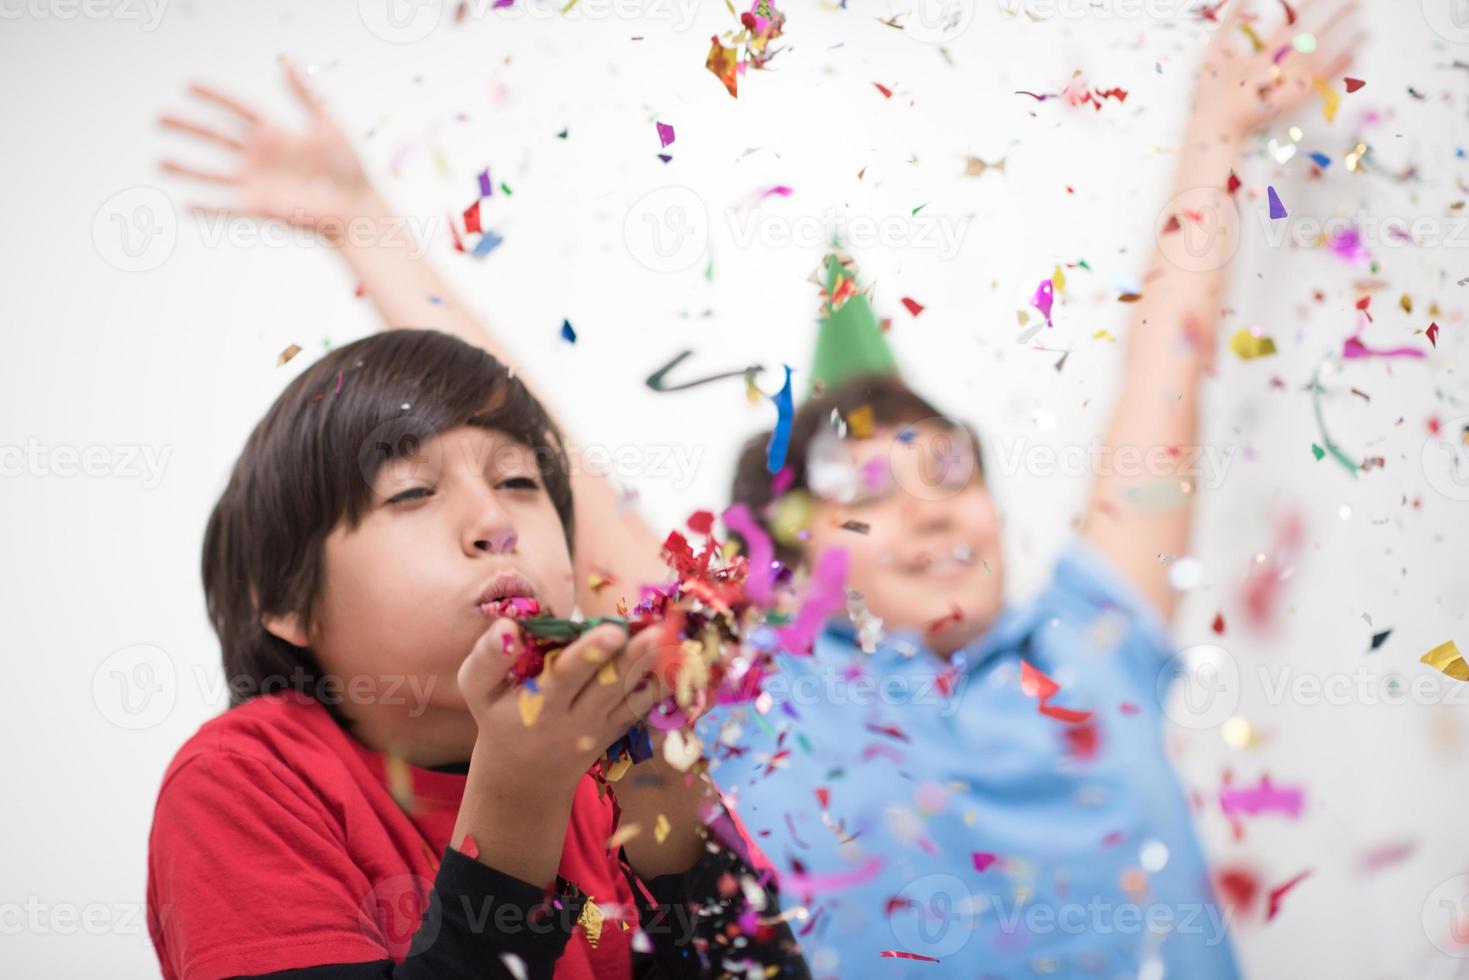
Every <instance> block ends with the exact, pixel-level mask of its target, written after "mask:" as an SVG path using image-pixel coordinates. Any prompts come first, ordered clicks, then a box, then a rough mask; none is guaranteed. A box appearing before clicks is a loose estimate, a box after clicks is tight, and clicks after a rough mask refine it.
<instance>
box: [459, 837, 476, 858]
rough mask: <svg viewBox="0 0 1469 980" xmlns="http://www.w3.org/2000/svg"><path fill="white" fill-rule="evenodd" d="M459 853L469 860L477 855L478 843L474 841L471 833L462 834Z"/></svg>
mask: <svg viewBox="0 0 1469 980" xmlns="http://www.w3.org/2000/svg"><path fill="white" fill-rule="evenodd" d="M459 853H460V854H463V855H464V856H465V857H467V858H469V859H470V860H471V861H472V860H474V859H475V858H477V857H479V844H478V843H477V842H476V841H475V839H474V835H473V834H465V835H464V840H463V841H461V842H460V843H459Z"/></svg>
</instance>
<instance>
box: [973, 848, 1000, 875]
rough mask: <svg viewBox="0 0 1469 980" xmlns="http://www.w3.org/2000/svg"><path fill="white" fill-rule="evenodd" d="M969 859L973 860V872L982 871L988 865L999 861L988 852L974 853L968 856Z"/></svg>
mask: <svg viewBox="0 0 1469 980" xmlns="http://www.w3.org/2000/svg"><path fill="white" fill-rule="evenodd" d="M970 857H971V858H973V860H974V870H975V871H984V870H985V869H986V868H988V867H989V866H990V865H992V864H994V863H995V862H996V861H998V860H999V858H997V857H995V855H993V854H991V853H989V852H988V851H975V852H974V853H973V854H971V855H970Z"/></svg>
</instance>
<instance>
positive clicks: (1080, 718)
mask: <svg viewBox="0 0 1469 980" xmlns="http://www.w3.org/2000/svg"><path fill="white" fill-rule="evenodd" d="M1020 689H1021V690H1022V691H1024V692H1025V693H1026V694H1027V695H1028V696H1029V697H1033V698H1035V699H1036V707H1037V709H1038V710H1039V711H1040V713H1041V714H1043V715H1045V716H1046V717H1047V718H1054V719H1056V720H1057V721H1061V722H1065V723H1066V724H1068V725H1079V724H1081V723H1082V722H1084V721H1086V720H1087V719H1089V718H1091V716H1092V713H1091V712H1090V711H1073V710H1072V709H1070V708H1057V707H1055V706H1054V705H1050V704H1047V703H1046V702H1048V701H1049V700H1051V698H1052V697H1053V696H1054V695H1055V694H1056V693H1057V692H1058V691H1060V690H1061V685H1060V684H1057V683H1056V682H1055V681H1053V680H1051V679H1050V678H1049V677H1047V676H1046V675H1045V674H1043V673H1041V672H1040V671H1039V670H1036V669H1035V668H1034V667H1032V666H1031V665H1030V662H1029V661H1027V660H1022V661H1020Z"/></svg>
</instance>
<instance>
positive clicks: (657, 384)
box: [644, 350, 764, 403]
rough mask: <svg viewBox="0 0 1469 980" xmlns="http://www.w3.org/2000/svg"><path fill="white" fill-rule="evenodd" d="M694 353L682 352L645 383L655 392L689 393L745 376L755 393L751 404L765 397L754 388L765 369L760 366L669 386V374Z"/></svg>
mask: <svg viewBox="0 0 1469 980" xmlns="http://www.w3.org/2000/svg"><path fill="white" fill-rule="evenodd" d="M693 353H694V352H693V351H692V350H686V351H680V352H679V353H678V354H677V355H676V356H675V357H674V358H673V360H671V361H669V362H668V363H667V364H665V365H663V366H662V367H660V368H659V369H658V370H656V371H654V372H653V373H652V374H650V375H648V377H647V380H646V381H645V382H644V383H645V384H646V385H647V386H648V387H649V388H652V389H653V390H654V391H687V390H688V389H690V388H697V387H699V386H700V385H706V384H709V383H710V382H711V381H723V380H724V379H725V378H738V377H741V376H743V377H744V378H745V381H746V383H747V385H749V386H750V387H752V388H753V391H754V397H753V398H752V399H751V402H752V403H753V402H756V401H759V400H760V398H761V397H763V396H762V395H761V394H760V389H759V388H754V387H753V376H754V375H756V374H759V373H760V372H761V371H763V370H764V368H763V367H761V366H760V365H758V364H752V365H750V366H749V367H745V368H740V369H738V370H734V371H722V372H720V373H718V374H709V375H705V376H704V377H702V378H693V379H691V380H689V381H684V382H681V383H679V384H669V383H668V374H669V372H670V371H672V370H673V369H674V368H676V367H678V366H679V365H680V364H682V363H683V362H684V361H685V360H686V359H688V358H689V357H691V356H692V355H693Z"/></svg>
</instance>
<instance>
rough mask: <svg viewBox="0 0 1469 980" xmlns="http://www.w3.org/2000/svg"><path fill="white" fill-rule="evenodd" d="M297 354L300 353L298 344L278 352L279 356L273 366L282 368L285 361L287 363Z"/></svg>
mask: <svg viewBox="0 0 1469 980" xmlns="http://www.w3.org/2000/svg"><path fill="white" fill-rule="evenodd" d="M299 353H301V345H300V344H291V345H290V346H289V347H287V348H286V349H285V350H283V351H281V352H280V355H279V356H278V357H276V359H275V366H276V367H280V366H282V365H283V364H285V363H286V362H287V361H289V360H290V359H291V358H293V357H295V356H296V355H297V354H299Z"/></svg>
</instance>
